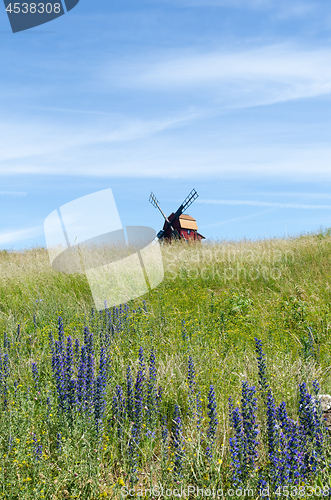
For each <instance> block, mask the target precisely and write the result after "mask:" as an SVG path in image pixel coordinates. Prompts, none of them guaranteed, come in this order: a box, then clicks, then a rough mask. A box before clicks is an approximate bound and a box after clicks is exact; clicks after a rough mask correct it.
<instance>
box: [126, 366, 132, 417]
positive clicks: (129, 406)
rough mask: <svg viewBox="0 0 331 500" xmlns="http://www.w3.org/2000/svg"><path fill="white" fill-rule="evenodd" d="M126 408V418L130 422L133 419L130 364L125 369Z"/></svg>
mask: <svg viewBox="0 0 331 500" xmlns="http://www.w3.org/2000/svg"><path fill="white" fill-rule="evenodd" d="M126 410H127V414H128V418H129V419H130V421H131V422H132V421H133V420H134V394H133V380H132V374H131V368H130V365H128V367H127V369H126Z"/></svg>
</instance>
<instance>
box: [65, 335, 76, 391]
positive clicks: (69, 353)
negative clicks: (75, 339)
mask: <svg viewBox="0 0 331 500" xmlns="http://www.w3.org/2000/svg"><path fill="white" fill-rule="evenodd" d="M73 361H74V354H73V349H72V338H71V337H67V349H66V357H65V366H64V369H65V378H66V384H67V390H68V388H69V384H70V380H71V377H72V375H73Z"/></svg>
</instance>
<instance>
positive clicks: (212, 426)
mask: <svg viewBox="0 0 331 500" xmlns="http://www.w3.org/2000/svg"><path fill="white" fill-rule="evenodd" d="M207 408H208V418H209V427H208V430H207V439H208V446H207V450H206V455H207V458H208V460H211V459H212V457H213V456H212V448H213V444H214V441H215V435H216V429H217V425H218V420H217V410H216V409H217V404H216V397H215V390H214V386H213V385H211V386H210V388H209V392H208V404H207Z"/></svg>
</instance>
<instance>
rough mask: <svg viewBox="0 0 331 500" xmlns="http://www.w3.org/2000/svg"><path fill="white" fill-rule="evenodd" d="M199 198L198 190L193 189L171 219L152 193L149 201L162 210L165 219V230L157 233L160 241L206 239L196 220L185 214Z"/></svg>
mask: <svg viewBox="0 0 331 500" xmlns="http://www.w3.org/2000/svg"><path fill="white" fill-rule="evenodd" d="M198 196H199V195H198V193H197V192H196V190H195V189H192V191H191V192H190V194H189V195H188V196H187V197H186V198H185V200H184V201H183V203H182V204H181V205H180V207H178V209H177V210H176V212H172V213H171V214H170V215H169V217H166V215H165V214H164V213H163V211H162V210H161V208H160V205H159V201H158V200H157V199H156V197H155V195H154V194H153V193H151V195H150V197H149V201H150V202H151V204H152V205H153V207H155V208H158V209H159V210H160V212H161V214H162V216H163V217H164V225H163V229H161V231H159V232H158V233H157V236H158V238H159V239H160V240H163V239H167V240H168V241H171V240H172V239H179V240H186V241H201V240H202V239H205V237H204V236H202V235H201V234H199V233H198V226H197V222H196V220H195V219H193V217H191V216H190V215H187V214H184V211H185V210H186V209H187V208H188V207H189V206H190V205H192V203H193V202H194V201H195V200H196V199H197V198H198Z"/></svg>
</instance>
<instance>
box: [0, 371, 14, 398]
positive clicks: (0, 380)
mask: <svg viewBox="0 0 331 500" xmlns="http://www.w3.org/2000/svg"><path fill="white" fill-rule="evenodd" d="M0 384H1V376H0ZM17 390H18V381H17V380H14V398H15V399H16V394H17Z"/></svg>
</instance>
